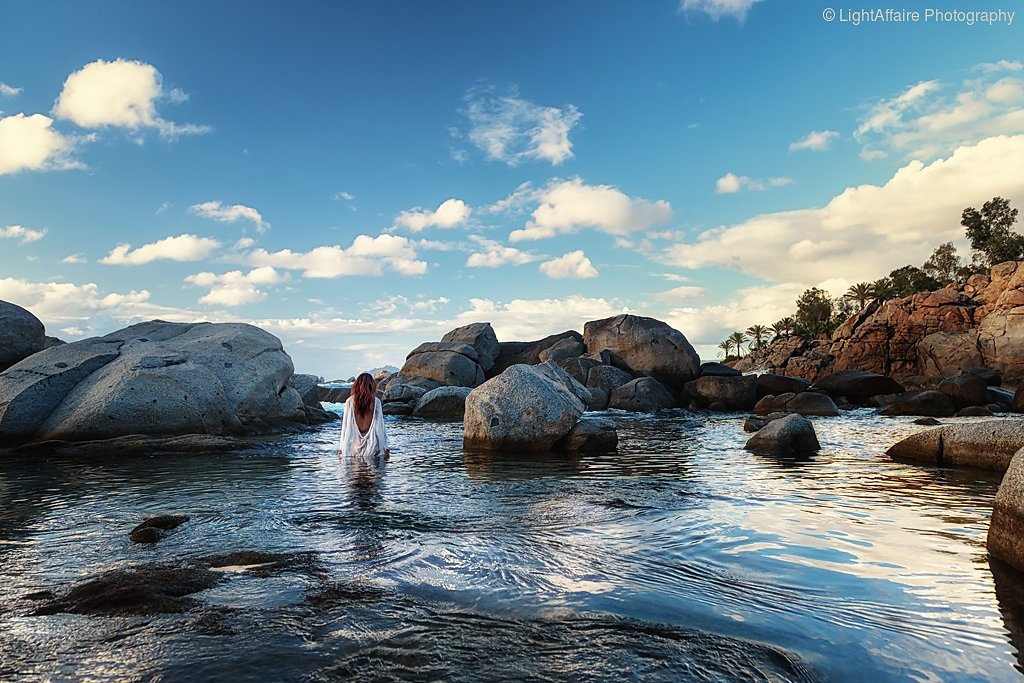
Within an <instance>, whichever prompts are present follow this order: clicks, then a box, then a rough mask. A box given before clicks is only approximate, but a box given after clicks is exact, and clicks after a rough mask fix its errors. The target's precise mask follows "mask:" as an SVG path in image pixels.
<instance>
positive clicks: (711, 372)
mask: <svg viewBox="0 0 1024 683" xmlns="http://www.w3.org/2000/svg"><path fill="white" fill-rule="evenodd" d="M699 374H700V376H701V377H708V376H714V377H739V376H740V375H742V374H743V373H742V372H740V371H739V370H737V369H736V368H730V367H729V366H728V365H724V364H723V363H716V362H715V361H708V362H707V363H701V364H700V372H699Z"/></svg>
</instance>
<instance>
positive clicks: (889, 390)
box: [812, 370, 904, 405]
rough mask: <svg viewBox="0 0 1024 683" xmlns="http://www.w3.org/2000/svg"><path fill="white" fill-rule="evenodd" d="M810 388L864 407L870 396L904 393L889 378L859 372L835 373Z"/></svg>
mask: <svg viewBox="0 0 1024 683" xmlns="http://www.w3.org/2000/svg"><path fill="white" fill-rule="evenodd" d="M812 386H813V387H814V388H817V389H821V390H822V391H824V392H825V393H827V394H828V395H829V396H831V397H832V398H833V399H836V398H839V397H840V396H845V397H846V398H847V399H848V400H850V401H852V402H853V403H858V404H861V405H866V404H867V401H868V399H869V398H871V397H872V396H878V395H879V394H902V393H903V392H904V388H903V387H902V386H901V385H900V384H899V383H898V382H897V381H896V380H894V379H892V378H891V377H886V376H885V375H879V374H877V373H874V372H862V371H860V370H844V371H842V372H836V373H833V374H831V375H827V376H825V377H822V378H821V379H819V380H817V381H815V382H814V384H813V385H812Z"/></svg>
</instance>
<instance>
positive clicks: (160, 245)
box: [100, 234, 220, 266]
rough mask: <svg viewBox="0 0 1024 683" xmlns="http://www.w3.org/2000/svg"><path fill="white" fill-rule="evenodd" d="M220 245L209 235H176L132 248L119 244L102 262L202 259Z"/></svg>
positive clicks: (135, 263) (125, 263) (137, 263)
mask: <svg viewBox="0 0 1024 683" xmlns="http://www.w3.org/2000/svg"><path fill="white" fill-rule="evenodd" d="M219 247H220V242H218V241H217V240H215V239H211V238H209V237H198V236H196V235H188V234H185V235H176V236H174V237H165V238H163V239H162V240H158V241H156V242H152V243H150V244H144V245H142V246H141V247H139V248H138V249H132V246H131V245H130V244H119V245H117V246H116V247H114V248H113V249H112V250H111V251H110V253H109V254H107V255H106V256H104V257H103V258H101V259H100V263H104V264H106V265H115V266H140V265H143V264H146V263H152V262H153V261H159V260H168V261H201V260H203V259H204V258H206V257H207V256H209V255H210V254H211V253H213V252H214V251H215V250H216V249H218V248H219Z"/></svg>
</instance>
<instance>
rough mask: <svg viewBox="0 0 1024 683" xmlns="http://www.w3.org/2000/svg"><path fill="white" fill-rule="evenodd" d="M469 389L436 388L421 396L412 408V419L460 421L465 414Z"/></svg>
mask: <svg viewBox="0 0 1024 683" xmlns="http://www.w3.org/2000/svg"><path fill="white" fill-rule="evenodd" d="M470 391H472V389H470V388H469V387H438V388H437V389H431V390H430V391H428V392H426V393H425V394H423V396H421V397H420V399H419V401H417V402H416V406H415V407H414V408H413V411H412V414H413V416H414V417H425V418H430V419H433V420H461V419H462V416H463V415H464V414H465V412H466V397H467V396H469V392H470Z"/></svg>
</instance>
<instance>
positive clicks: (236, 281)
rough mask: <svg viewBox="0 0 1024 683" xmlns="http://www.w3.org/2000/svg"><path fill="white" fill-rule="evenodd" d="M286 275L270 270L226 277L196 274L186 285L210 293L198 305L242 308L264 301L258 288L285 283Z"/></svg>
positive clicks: (263, 268) (259, 269)
mask: <svg viewBox="0 0 1024 683" xmlns="http://www.w3.org/2000/svg"><path fill="white" fill-rule="evenodd" d="M288 279H289V278H288V274H287V273H278V272H277V271H276V270H274V269H273V268H271V267H270V266H263V267H260V268H254V269H252V270H250V271H249V272H248V273H243V272H242V271H240V270H233V271H231V272H229V273H223V274H220V275H216V274H214V273H208V272H203V273H196V274H195V275H189V276H188V277H186V278H185V281H186V282H188V283H191V284H193V285H195V286H197V287H204V288H206V289H209V290H210V291H209V292H208V293H206V294H205V295H203V296H202V297H201V298H200V299H199V303H201V304H207V305H216V306H242V305H244V304H252V303H256V302H257V301H263V300H264V299H266V298H267V294H266V292H265V291H263V290H262V289H260V287H261V286H266V285H276V284H279V283H281V282H285V281H286V280H288Z"/></svg>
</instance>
